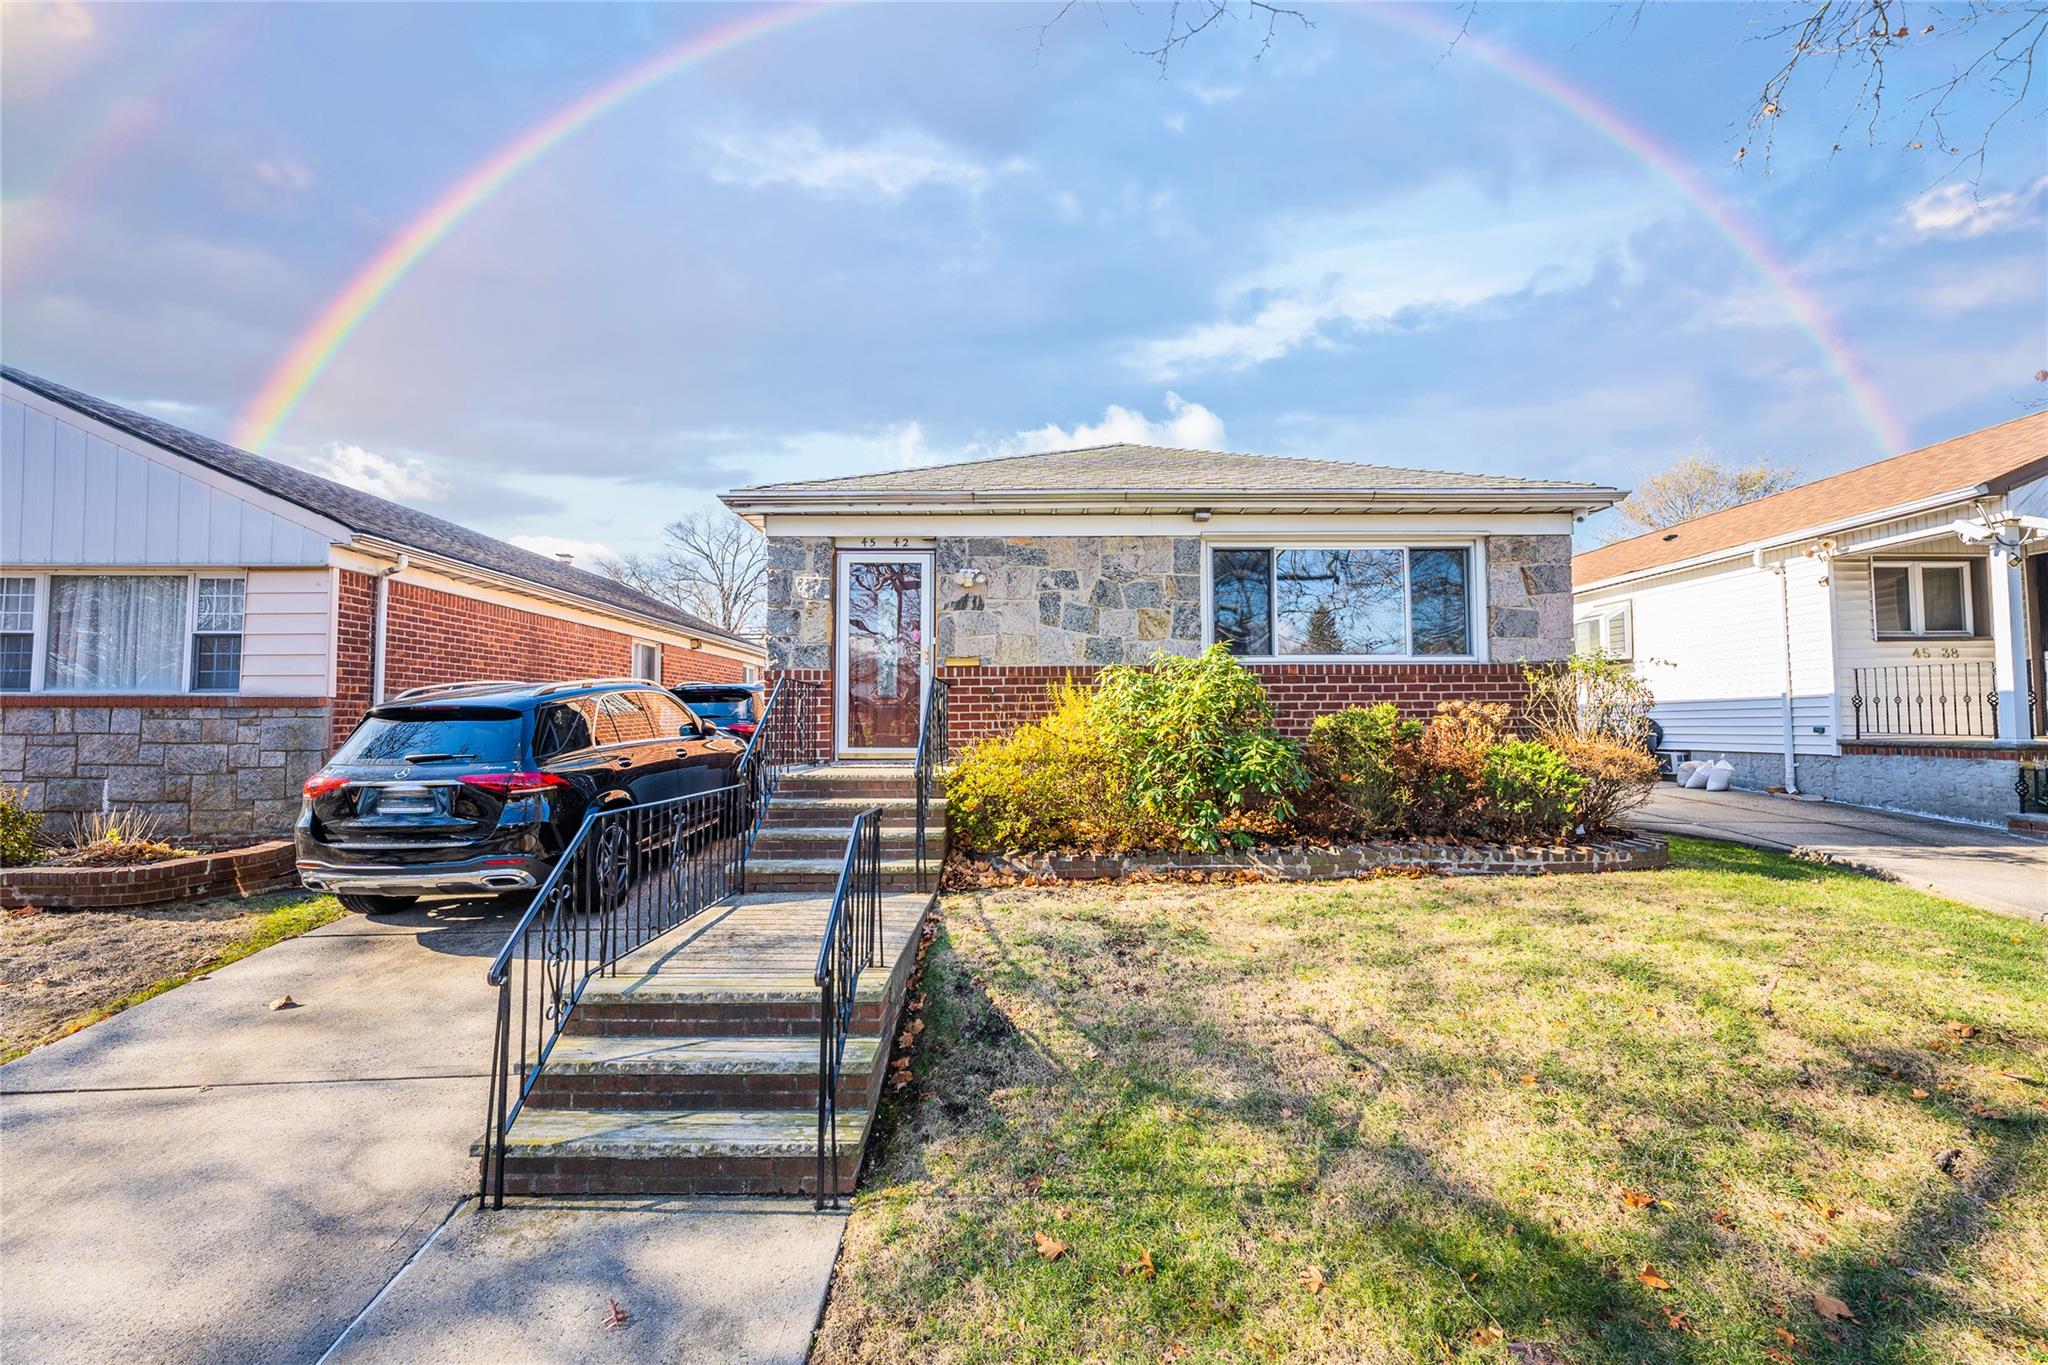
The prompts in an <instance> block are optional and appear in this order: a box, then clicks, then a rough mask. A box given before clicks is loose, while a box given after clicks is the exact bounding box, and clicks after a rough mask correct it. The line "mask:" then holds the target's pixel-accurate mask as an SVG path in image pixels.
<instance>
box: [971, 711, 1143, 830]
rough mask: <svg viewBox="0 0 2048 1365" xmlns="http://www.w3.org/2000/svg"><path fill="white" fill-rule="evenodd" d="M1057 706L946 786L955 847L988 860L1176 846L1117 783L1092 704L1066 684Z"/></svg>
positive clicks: (994, 745) (990, 745) (982, 753)
mask: <svg viewBox="0 0 2048 1365" xmlns="http://www.w3.org/2000/svg"><path fill="white" fill-rule="evenodd" d="M1051 701H1052V709H1051V710H1050V711H1049V712H1048V713H1047V714H1046V715H1045V716H1044V717H1042V718H1041V719H1039V720H1035V721H1031V722H1029V723H1028V724H1024V725H1020V726H1018V727H1017V728H1016V729H1015V730H1012V731H1011V732H1010V733H1008V734H1006V735H1001V736H998V737H996V738H993V739H985V740H982V741H981V742H980V743H978V744H974V745H972V746H970V747H969V748H968V749H967V751H966V752H965V753H964V754H962V755H961V756H960V761H959V762H958V763H957V764H956V765H955V766H954V768H953V770H952V772H951V773H950V774H949V775H948V777H947V779H946V813H947V822H948V827H949V833H950V837H952V838H953V839H955V840H957V841H958V842H959V844H960V846H961V847H962V848H965V849H969V850H972V851H975V852H982V853H1012V852H1018V851H1021V850H1030V849H1045V848H1093V849H1130V848H1144V847H1157V846H1160V845H1161V844H1164V843H1168V842H1171V835H1172V831H1171V830H1169V829H1166V828H1165V827H1164V826H1163V825H1162V824H1161V823H1160V822H1159V821H1158V820H1156V819H1153V818H1149V817H1146V816H1144V815H1143V814H1141V813H1140V812H1139V811H1138V810H1137V808H1136V805H1135V803H1133V802H1132V801H1131V799H1130V793H1129V789H1128V787H1127V786H1126V785H1125V784H1123V783H1122V782H1120V781H1119V780H1117V779H1116V777H1115V776H1114V773H1115V771H1116V767H1115V765H1114V764H1112V763H1111V762H1110V757H1109V754H1108V753H1107V751H1106V750H1105V748H1104V746H1103V741H1102V733H1101V731H1100V730H1099V729H1098V728H1097V726H1096V724H1095V722H1094V719H1093V716H1092V714H1091V713H1092V710H1093V706H1092V701H1093V694H1092V693H1091V692H1090V691H1089V690H1088V689H1087V688H1085V687H1079V686H1076V685H1075V684H1073V683H1071V682H1063V683H1058V684H1055V685H1054V686H1053V688H1052V689H1051Z"/></svg>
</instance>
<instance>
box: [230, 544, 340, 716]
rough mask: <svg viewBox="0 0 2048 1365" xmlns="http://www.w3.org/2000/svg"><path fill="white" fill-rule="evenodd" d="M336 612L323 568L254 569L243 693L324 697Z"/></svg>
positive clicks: (245, 626)
mask: <svg viewBox="0 0 2048 1365" xmlns="http://www.w3.org/2000/svg"><path fill="white" fill-rule="evenodd" d="M333 608H334V592H333V584H332V575H330V574H329V573H328V572H327V571H326V570H324V569H256V570H251V571H250V573H249V580H248V588H247V592H246V595H245V597H244V606H243V621H242V692H243V693H244V695H247V696H261V697H324V696H326V695H327V686H328V683H327V679H328V673H329V666H330V661H329V657H328V654H329V650H330V648H331V641H332V640H333V638H334V631H333V624H332V613H333Z"/></svg>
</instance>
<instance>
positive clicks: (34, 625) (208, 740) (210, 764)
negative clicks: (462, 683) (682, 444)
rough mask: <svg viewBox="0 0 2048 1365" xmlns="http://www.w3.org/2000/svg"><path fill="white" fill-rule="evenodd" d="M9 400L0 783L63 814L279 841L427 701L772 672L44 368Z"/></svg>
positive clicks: (721, 645) (745, 651)
mask: <svg viewBox="0 0 2048 1365" xmlns="http://www.w3.org/2000/svg"><path fill="white" fill-rule="evenodd" d="M0 400H4V404H0V786H11V787H25V788H27V790H28V793H29V801H30V804H31V805H32V806H34V807H36V808H37V809H41V810H43V811H45V812H49V813H55V814H59V815H61V814H62V813H64V812H75V811H80V810H99V809H102V808H103V807H106V806H113V807H119V808H124V809H125V808H139V809H142V810H146V811H151V812H153V813H155V814H156V815H158V817H159V818H160V821H161V828H163V829H164V830H165V832H167V833H174V834H181V835H195V836H229V835H246V834H255V833H269V832H278V831H282V830H284V829H287V828H289V826H290V825H291V822H292V820H293V819H294V818H295V816H296V814H297V811H298V789H299V783H300V782H301V781H302V780H303V779H304V778H305V777H306V776H307V775H308V774H309V773H311V772H312V771H313V770H314V769H315V768H317V767H318V766H319V765H320V763H321V761H322V760H323V759H324V758H325V757H326V755H327V754H328V753H329V752H330V751H331V750H332V748H333V747H334V746H335V745H336V744H338V743H339V742H340V741H341V739H342V738H343V737H344V736H346V735H347V733H348V732H349V730H350V729H351V728H352V727H353V726H354V725H355V723H356V722H357V721H358V720H360V719H361V718H362V715H363V712H364V711H365V710H366V709H367V708H368V707H369V706H370V705H371V704H372V703H373V701H374V700H376V699H378V698H381V697H386V696H390V695H392V694H394V693H396V692H399V691H402V690H404V689H405V688H408V687H417V686H420V685H422V684H425V683H434V682H449V681H455V680H460V679H464V678H477V677H488V678H505V679H516V680H521V681H529V680H544V679H552V678H573V677H590V676H613V675H630V676H635V677H649V676H659V677H660V678H661V680H662V681H664V682H667V683H671V684H673V683H677V682H682V681H686V680H710V681H728V680H737V679H740V678H743V677H748V676H753V675H755V674H756V673H757V671H758V669H759V667H760V665H761V664H762V662H763V660H764V655H763V653H762V651H761V650H760V649H759V647H758V646H756V645H754V644H752V643H750V642H748V641H745V640H742V639H738V638H736V637H734V636H731V635H728V634H726V633H724V632H722V631H720V630H719V629H717V628H716V627H714V626H712V625H711V624H710V623H708V622H706V621H703V620H700V619H698V618H697V617H695V616H692V615H690V614H689V613H687V612H683V611H678V610H677V609H676V608H674V607H671V606H669V605H667V604H666V603H663V602H659V601H656V600H654V599H653V598H650V597H647V596H645V595H644V594H641V593H638V592H635V591H633V590H632V589H630V588H627V587H625V586H623V585H622V584H619V583H617V582H614V581H613V580H611V579H609V578H605V577H602V576H600V575H597V574H592V573H586V572H584V571H582V570H581V569H577V568H574V567H573V566H571V565H570V564H568V563H565V562H563V561H561V560H558V559H554V558H550V557H549V556H546V555H539V554H534V553H532V552H531V551H528V550H522V549H519V548H518V547H516V546H513V545H508V544H506V543H504V542H503V541H499V540H493V539H492V538H490V537H489V536H485V535H482V534H479V533H478V532H475V531H471V530H469V529H467V528H465V527H461V526H456V525H454V524H452V523H450V522H446V521H442V520H441V519H440V518H438V517H432V516H428V515H427V514H425V513H423V512H418V511H415V510H413V509H412V508H409V507H403V506H400V505H399V504H397V503H394V502H389V501H386V500H385V499H383V498H378V497H373V496H371V495H370V494H367V493H363V492H361V491H359V490H357V489H353V488H348V487H344V486H343V485H341V484H338V483H335V482H333V481H331V480H328V479H323V478H319V477H317V476H316V475H312V474H308V473H305V472H304V471H302V470H298V469H294V468H292V467H291V466H289V465H284V464H279V463H277V462H276V461H274V460H266V459H263V458H261V457H260V456H256V455H251V454H249V453H247V452H246V451H241V450H237V449H235V448H234V447H232V446H227V445H223V444H221V443H220V442H218V441H214V440H210V439H208V438H206V437H204V436H199V435H196V434H194V433H192V432H189V431H184V430H181V429H179V428H177V427H174V426H171V425H169V424H167V423H164V422H160V421H157V420H156V419H154V418H150V417H145V416H143V415H141V414H139V413H134V412H129V411H127V410H125V409H123V408H119V407H115V406H114V405H112V404H110V403H105V402H101V401H100V400H98V399H96V398H91V397H88V396H87V395H85V394H82V393H77V392H74V391H73V390H70V389H67V388H64V387H62V386H60V385H57V384H52V383H49V382H47V381H45V380H42V379H38V378H36V377H34V376H33V375H27V374H23V373H21V372H20V371H17V370H14V369H11V368H9V369H0ZM380 604H381V606H380Z"/></svg>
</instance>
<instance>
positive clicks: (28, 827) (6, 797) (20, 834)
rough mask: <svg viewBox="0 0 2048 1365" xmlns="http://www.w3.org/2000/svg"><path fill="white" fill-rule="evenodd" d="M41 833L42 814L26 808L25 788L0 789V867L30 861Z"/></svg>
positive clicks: (33, 858)
mask: <svg viewBox="0 0 2048 1365" xmlns="http://www.w3.org/2000/svg"><path fill="white" fill-rule="evenodd" d="M42 832H43V815H42V812H41V811H33V810H30V809H29V808H28V789H27V788H26V787H0V867H20V866H22V865H23V864H25V863H32V862H34V861H35V858H36V836H37V835H39V834H41V833H42Z"/></svg>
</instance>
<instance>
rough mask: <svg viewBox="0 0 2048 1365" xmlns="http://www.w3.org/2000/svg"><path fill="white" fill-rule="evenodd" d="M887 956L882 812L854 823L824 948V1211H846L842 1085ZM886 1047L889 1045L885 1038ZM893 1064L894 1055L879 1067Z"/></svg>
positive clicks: (820, 1193) (820, 1201)
mask: <svg viewBox="0 0 2048 1365" xmlns="http://www.w3.org/2000/svg"><path fill="white" fill-rule="evenodd" d="M881 954H882V808H881V807H880V806H869V807H868V808H867V809H866V810H864V811H862V812H861V813H860V814H858V815H856V816H854V817H853V829H852V830H851V831H849V832H848V834H847V836H846V856H845V858H844V859H843V860H842V861H841V862H840V865H839V883H838V885H837V886H836V887H835V888H834V889H833V891H832V910H831V913H830V914H829V915H828V916H827V917H826V919H825V938H824V942H822V943H820V944H819V945H818V970H817V983H818V1184H817V1191H816V1193H817V1207H818V1208H821V1209H822V1208H824V1207H825V1205H826V1202H827V1200H828V1199H829V1200H830V1202H831V1204H832V1207H834V1208H837V1207H838V1206H839V1080H840V1075H841V1071H842V1069H843V1065H844V1063H845V1060H846V1039H847V1035H848V1034H849V1033H850V1032H851V1031H852V1028H853V1015H854V1006H855V1005H856V1004H857V1003H858V997H859V990H860V974H861V969H862V968H864V967H872V966H874V965H875V963H876V961H877V960H879V959H880V957H881ZM884 1041H885V1042H886V1040H884ZM886 1060H887V1052H886V1049H885V1050H884V1051H883V1052H881V1053H878V1054H877V1055H876V1058H875V1064H876V1065H877V1066H879V1065H881V1064H882V1063H883V1062H884V1061H886Z"/></svg>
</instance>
